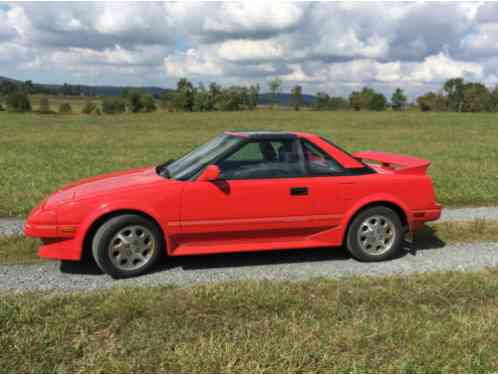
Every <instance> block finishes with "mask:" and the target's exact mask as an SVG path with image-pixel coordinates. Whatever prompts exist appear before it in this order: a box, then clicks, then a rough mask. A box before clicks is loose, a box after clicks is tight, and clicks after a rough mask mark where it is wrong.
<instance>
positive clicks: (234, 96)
mask: <svg viewBox="0 0 498 375" xmlns="http://www.w3.org/2000/svg"><path fill="white" fill-rule="evenodd" d="M242 97H243V93H242V90H241V88H240V87H237V86H232V87H229V88H224V89H222V90H221V95H220V96H219V97H218V100H217V101H216V104H215V108H216V109H217V110H218V111H238V110H240V109H241V105H242V101H243V99H242Z"/></svg>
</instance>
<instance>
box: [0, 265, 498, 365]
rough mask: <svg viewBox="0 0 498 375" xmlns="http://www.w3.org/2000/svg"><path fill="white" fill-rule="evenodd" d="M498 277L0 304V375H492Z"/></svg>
mask: <svg viewBox="0 0 498 375" xmlns="http://www.w3.org/2000/svg"><path fill="white" fill-rule="evenodd" d="M497 288H498V270H496V269H490V270H486V271H482V272H480V273H457V272H455V273H441V274H426V275H415V276H410V277H402V278H401V277H392V278H371V279H360V278H353V279H342V280H339V281H334V280H312V281H309V282H300V283H275V282H235V283H229V284H217V285H211V286H207V285H206V286H196V287H192V288H186V289H180V288H172V287H160V288H149V289H138V288H136V289H135V288H128V289H116V290H111V291H105V292H98V293H88V294H71V295H44V294H25V295H8V296H2V298H0V322H2V323H1V324H2V329H1V330H0V348H1V350H0V369H1V370H2V372H210V373H213V372H214V373H216V372H258V373H259V372H280V373H286V372H291V373H292V372H341V373H346V372H355V373H358V372H388V373H390V372H396V373H397V372H400V373H412V372H425V373H439V372H443V373H444V372H457V373H458V372H469V373H480V372H496V370H497V368H498V356H497V354H496V348H497V346H498V308H497V306H498V294H497V293H496V290H497Z"/></svg>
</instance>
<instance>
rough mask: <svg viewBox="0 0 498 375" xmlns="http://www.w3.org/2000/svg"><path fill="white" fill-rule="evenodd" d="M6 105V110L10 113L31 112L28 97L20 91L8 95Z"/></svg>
mask: <svg viewBox="0 0 498 375" xmlns="http://www.w3.org/2000/svg"><path fill="white" fill-rule="evenodd" d="M6 103H7V109H8V110H9V111H11V112H31V102H30V101H29V98H28V96H27V95H26V94H25V93H23V92H21V91H15V92H13V93H11V94H9V95H8V96H7V100H6Z"/></svg>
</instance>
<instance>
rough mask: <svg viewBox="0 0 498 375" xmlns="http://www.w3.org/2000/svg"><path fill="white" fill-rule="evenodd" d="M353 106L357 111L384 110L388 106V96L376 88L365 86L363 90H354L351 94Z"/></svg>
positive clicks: (350, 101) (350, 100)
mask: <svg viewBox="0 0 498 375" xmlns="http://www.w3.org/2000/svg"><path fill="white" fill-rule="evenodd" d="M349 103H350V106H351V108H353V109H354V110H355V111H359V110H362V109H368V110H370V111H383V110H385V109H386V106H387V99H386V97H385V96H384V95H383V94H381V93H377V92H375V90H373V89H371V88H369V87H364V88H363V89H362V90H361V91H353V92H352V93H351V95H350V96H349Z"/></svg>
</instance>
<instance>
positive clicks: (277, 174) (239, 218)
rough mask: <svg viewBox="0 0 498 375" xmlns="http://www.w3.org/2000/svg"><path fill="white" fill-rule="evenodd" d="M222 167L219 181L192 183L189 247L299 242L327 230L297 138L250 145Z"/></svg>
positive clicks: (186, 197)
mask: <svg viewBox="0 0 498 375" xmlns="http://www.w3.org/2000/svg"><path fill="white" fill-rule="evenodd" d="M216 165H217V166H218V167H219V168H220V171H221V175H220V179H219V180H217V181H211V182H200V181H190V182H186V186H185V188H184V191H183V195H182V208H181V232H182V238H181V240H182V241H183V242H189V241H190V242H196V241H202V243H204V244H206V245H209V243H212V244H217V243H221V242H223V243H224V244H226V243H227V242H230V241H233V242H234V243H240V241H246V242H253V243H257V242H258V241H289V240H293V239H296V240H298V239H302V238H303V237H306V236H308V235H311V234H313V233H316V232H318V231H320V230H322V229H323V228H324V226H326V225H327V220H325V219H324V218H323V217H320V215H318V216H317V215H316V212H317V207H318V206H317V204H316V202H314V198H313V197H312V195H311V194H310V187H309V182H310V179H309V178H308V177H307V176H306V172H305V168H304V158H303V154H302V149H301V145H300V142H299V140H298V139H297V137H294V138H291V139H272V140H249V141H247V142H246V143H244V144H243V145H242V146H241V147H240V148H239V149H237V150H235V151H234V152H233V153H232V154H230V155H228V156H226V157H225V158H224V159H223V160H220V161H218V162H217V163H216Z"/></svg>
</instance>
